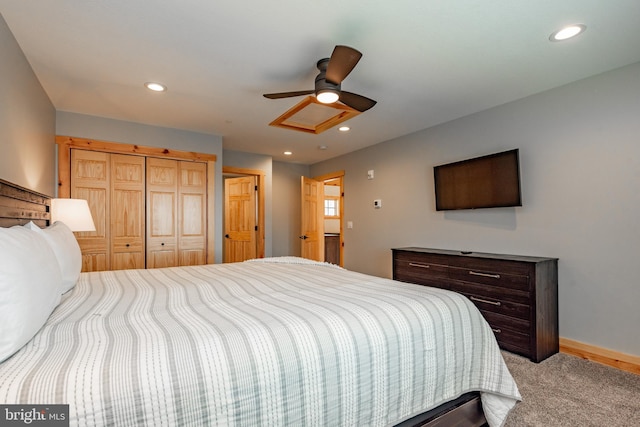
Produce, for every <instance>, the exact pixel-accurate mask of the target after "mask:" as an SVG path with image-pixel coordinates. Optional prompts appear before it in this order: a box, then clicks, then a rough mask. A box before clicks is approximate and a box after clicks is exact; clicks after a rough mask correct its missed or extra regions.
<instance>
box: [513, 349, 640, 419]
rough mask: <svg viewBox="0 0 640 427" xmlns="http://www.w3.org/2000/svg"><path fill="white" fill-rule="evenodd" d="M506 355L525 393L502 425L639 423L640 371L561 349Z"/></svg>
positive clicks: (522, 391) (519, 385)
mask: <svg viewBox="0 0 640 427" xmlns="http://www.w3.org/2000/svg"><path fill="white" fill-rule="evenodd" d="M503 356H504V359H505V362H506V363H507V366H509V370H510V371H511V374H512V375H513V377H514V378H515V380H516V383H518V388H519V389H520V394H521V395H522V402H520V403H518V404H517V405H516V407H515V408H514V409H513V410H512V411H511V413H510V414H509V417H508V418H507V421H506V423H505V424H504V427H528V426H532V427H565V426H566V427H577V426H579V427H590V426H593V427H596V426H597V427H618V426H619V427H632V426H640V375H635V374H632V373H629V372H624V371H620V370H618V369H615V368H610V367H608V366H604V365H601V364H599V363H594V362H590V361H587V360H584V359H580V358H578V357H574V356H569V355H566V354H562V353H560V354H556V355H554V356H552V357H550V358H548V359H546V360H544V361H542V362H541V363H533V362H531V361H529V359H526V358H524V357H520V356H517V355H514V354H512V353H508V352H503Z"/></svg>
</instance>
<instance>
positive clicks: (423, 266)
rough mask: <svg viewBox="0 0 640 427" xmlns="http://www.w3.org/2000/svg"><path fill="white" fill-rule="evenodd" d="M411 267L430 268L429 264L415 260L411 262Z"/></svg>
mask: <svg viewBox="0 0 640 427" xmlns="http://www.w3.org/2000/svg"><path fill="white" fill-rule="evenodd" d="M409 267H420V268H429V266H428V265H426V264H416V263H415V262H410V263H409Z"/></svg>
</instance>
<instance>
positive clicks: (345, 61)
mask: <svg viewBox="0 0 640 427" xmlns="http://www.w3.org/2000/svg"><path fill="white" fill-rule="evenodd" d="M360 58H362V53H360V52H359V51H357V50H355V49H354V48H352V47H349V46H340V45H338V46H336V47H335V48H334V49H333V53H332V54H331V59H330V60H329V65H328V66H327V74H326V77H325V80H326V81H328V82H329V83H333V84H336V85H337V84H340V83H341V82H342V80H344V78H345V77H347V76H348V75H349V73H350V72H351V70H353V68H354V67H355V66H356V64H357V63H358V61H360Z"/></svg>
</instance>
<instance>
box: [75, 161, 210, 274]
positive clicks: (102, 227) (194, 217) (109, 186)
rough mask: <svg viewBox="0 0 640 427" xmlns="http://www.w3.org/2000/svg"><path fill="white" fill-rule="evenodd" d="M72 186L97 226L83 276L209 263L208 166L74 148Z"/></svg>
mask: <svg viewBox="0 0 640 427" xmlns="http://www.w3.org/2000/svg"><path fill="white" fill-rule="evenodd" d="M70 181H71V197H73V198H82V199H86V200H87V201H88V202H89V207H90V209H91V213H92V215H93V219H94V222H95V225H96V231H94V232H80V233H77V237H78V242H79V244H80V248H81V249H82V257H83V268H82V270H83V271H101V270H121V269H130V268H157V267H172V266H178V265H198V264H205V263H206V262H207V164H206V163H202V162H193V161H181V160H171V159H161V158H154V157H145V156H137V155H126V154H115V153H105V152H100V151H90V150H81V149H72V150H71V177H70Z"/></svg>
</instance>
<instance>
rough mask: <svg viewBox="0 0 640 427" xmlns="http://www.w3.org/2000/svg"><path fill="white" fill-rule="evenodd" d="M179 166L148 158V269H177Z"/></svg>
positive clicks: (163, 160) (173, 161)
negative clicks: (175, 267) (174, 267)
mask: <svg viewBox="0 0 640 427" xmlns="http://www.w3.org/2000/svg"><path fill="white" fill-rule="evenodd" d="M177 195H178V162H177V161H176V160H170V159H160V158H154V157H148V158H147V268H160V267H173V266H176V265H178V233H177V229H176V226H177V215H178V213H177V205H178V204H177Z"/></svg>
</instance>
